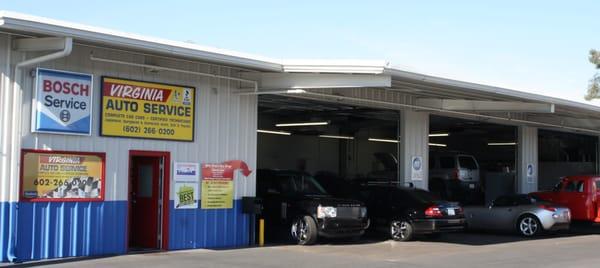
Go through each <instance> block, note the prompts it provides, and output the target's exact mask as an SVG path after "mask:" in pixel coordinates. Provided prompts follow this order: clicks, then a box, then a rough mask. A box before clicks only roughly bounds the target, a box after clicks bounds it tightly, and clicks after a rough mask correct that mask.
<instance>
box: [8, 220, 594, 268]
mask: <svg viewBox="0 0 600 268" xmlns="http://www.w3.org/2000/svg"><path fill="white" fill-rule="evenodd" d="M586 228H587V229H586ZM586 228H583V229H578V231H575V232H570V233H562V234H550V235H543V236H541V237H539V238H534V239H525V238H522V237H519V236H516V235H511V234H491V233H483V234H482V233H454V234H446V235H442V236H441V237H438V238H430V239H421V240H417V241H412V242H394V241H389V240H385V238H382V237H377V236H375V237H369V238H367V239H363V240H361V241H323V242H322V243H320V244H318V245H314V246H296V245H272V246H267V247H262V248H259V247H254V248H242V249H223V250H207V249H200V250H183V251H170V252H155V253H145V254H130V255H123V256H111V257H101V258H94V259H68V260H57V261H43V262H36V263H28V264H21V265H20V266H46V267H77V268H83V267H127V268H131V267H169V268H173V267H277V268H279V267H286V268H290V267H311V268H312V267H344V268H348V267H369V268H376V267H544V268H550V267H561V268H564V267H598V266H599V265H600V254H599V251H598V248H599V246H598V245H600V227H589V228H588V227H586Z"/></svg>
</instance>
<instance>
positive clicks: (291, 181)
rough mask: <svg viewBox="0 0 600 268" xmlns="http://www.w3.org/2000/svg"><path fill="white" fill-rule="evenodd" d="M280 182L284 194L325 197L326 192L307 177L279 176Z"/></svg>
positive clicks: (301, 175)
mask: <svg viewBox="0 0 600 268" xmlns="http://www.w3.org/2000/svg"><path fill="white" fill-rule="evenodd" d="M281 180H282V181H281V188H282V192H284V193H298V194H305V195H327V191H325V189H324V188H323V187H322V186H321V185H320V184H319V183H318V182H317V181H316V180H315V179H314V178H313V177H311V176H309V175H305V174H286V175H285V176H281Z"/></svg>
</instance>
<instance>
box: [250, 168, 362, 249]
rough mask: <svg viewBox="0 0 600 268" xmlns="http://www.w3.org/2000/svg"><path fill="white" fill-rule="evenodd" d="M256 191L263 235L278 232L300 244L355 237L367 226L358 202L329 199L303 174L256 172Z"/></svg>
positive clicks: (329, 197)
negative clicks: (264, 227) (325, 239)
mask: <svg viewBox="0 0 600 268" xmlns="http://www.w3.org/2000/svg"><path fill="white" fill-rule="evenodd" d="M256 191H257V196H258V197H260V198H262V201H263V207H264V210H263V217H264V219H265V225H266V227H267V230H266V233H267V234H273V233H278V232H277V231H278V230H279V233H284V234H285V233H287V234H286V236H288V237H289V236H290V235H291V238H293V239H294V240H295V241H296V242H297V243H298V244H300V245H310V244H314V243H316V241H317V237H319V236H323V237H332V238H337V237H359V236H361V235H362V234H363V233H364V232H365V229H367V228H368V227H369V220H368V218H367V208H366V207H365V205H364V204H363V203H362V202H360V201H356V200H351V199H338V198H333V197H332V196H330V195H329V194H328V193H327V192H326V191H325V190H324V189H323V187H322V186H321V185H320V184H319V183H318V182H317V181H316V180H315V179H314V178H313V177H312V176H310V175H309V174H307V173H304V172H298V171H290V170H258V172H257V182H256Z"/></svg>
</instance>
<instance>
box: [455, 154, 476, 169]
mask: <svg viewBox="0 0 600 268" xmlns="http://www.w3.org/2000/svg"><path fill="white" fill-rule="evenodd" d="M458 164H459V165H460V167H461V168H466V169H477V163H475V159H473V157H470V156H459V157H458Z"/></svg>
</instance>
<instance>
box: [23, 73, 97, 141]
mask: <svg viewBox="0 0 600 268" xmlns="http://www.w3.org/2000/svg"><path fill="white" fill-rule="evenodd" d="M92 85H93V79H92V75H91V74H82V73H72V72H65V71H58V70H49V69H42V68H38V69H37V76H36V95H35V96H36V98H35V104H34V105H35V114H34V117H33V118H32V120H33V122H32V129H33V131H35V132H49V133H61V134H74V135H90V134H91V128H92V96H93V94H92Z"/></svg>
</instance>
